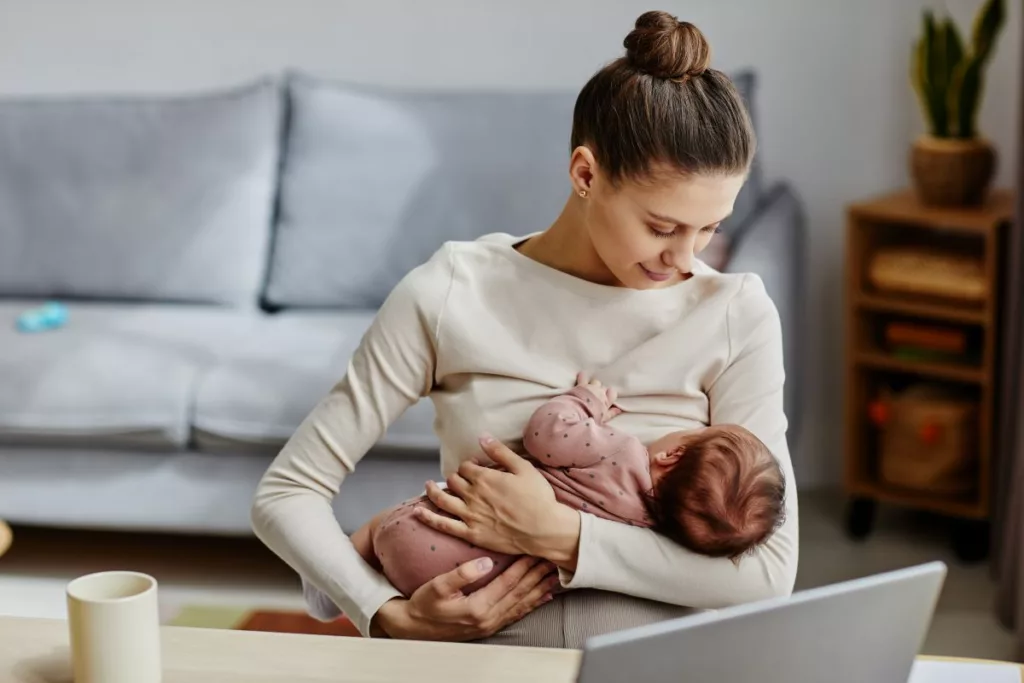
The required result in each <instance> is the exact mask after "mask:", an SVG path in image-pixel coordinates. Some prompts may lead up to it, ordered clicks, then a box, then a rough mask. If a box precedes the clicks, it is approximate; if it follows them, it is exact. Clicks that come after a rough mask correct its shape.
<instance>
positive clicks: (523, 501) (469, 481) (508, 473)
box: [416, 437, 580, 565]
mask: <svg viewBox="0 0 1024 683" xmlns="http://www.w3.org/2000/svg"><path fill="white" fill-rule="evenodd" d="M480 445H481V447H482V448H483V449H484V451H485V452H486V453H487V455H488V456H489V457H490V459H491V460H492V461H494V463H495V464H496V465H498V466H499V467H501V468H502V469H500V470H499V469H493V468H490V467H482V466H480V465H478V464H476V463H474V462H468V461H467V462H464V463H462V465H460V466H459V469H458V472H456V473H453V474H452V475H451V476H449V477H448V490H447V491H445V490H444V489H442V488H441V487H439V486H438V485H437V484H435V483H433V482H428V483H427V496H428V497H429V498H430V500H431V501H432V502H433V503H434V505H436V506H437V507H439V508H440V509H441V510H443V511H445V512H447V513H449V514H451V515H453V516H454V517H456V518H457V519H451V518H449V517H445V516H442V515H438V514H435V513H433V512H431V511H429V510H425V509H423V508H419V509H417V511H416V512H417V514H418V516H419V518H420V521H422V522H423V523H424V524H426V525H427V526H430V527H432V528H434V529H436V530H438V531H441V532H443V533H446V534H449V535H451V536H455V537H457V538H461V539H463V540H465V541H468V542H469V543H472V544H473V545H477V546H480V547H481V548H486V549H488V550H492V551H495V552H503V553H508V554H512V555H533V556H534V557H543V558H545V559H548V560H551V561H552V562H555V563H558V564H563V565H564V564H569V563H572V564H574V559H575V554H576V548H577V546H578V544H579V524H580V522H579V513H578V512H576V511H575V510H573V509H572V508H569V507H567V506H565V505H561V504H560V503H559V502H558V501H557V500H555V492H554V490H553V489H552V488H551V484H549V483H548V481H547V479H545V478H544V476H543V475H542V474H541V473H540V471H539V470H538V469H537V468H536V467H534V466H533V465H532V464H531V463H529V462H528V461H526V460H524V459H523V458H521V457H519V456H518V455H516V454H515V453H514V452H512V450H510V449H509V448H508V447H506V446H505V445H504V444H501V443H499V442H498V441H495V440H494V439H490V438H488V437H485V438H483V439H481V440H480ZM503 470H504V471H503ZM570 561H572V562H570Z"/></svg>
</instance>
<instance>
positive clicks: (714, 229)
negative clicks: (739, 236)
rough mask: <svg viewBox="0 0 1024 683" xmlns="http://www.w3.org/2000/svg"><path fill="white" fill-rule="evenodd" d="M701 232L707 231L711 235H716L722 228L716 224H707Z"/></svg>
mask: <svg viewBox="0 0 1024 683" xmlns="http://www.w3.org/2000/svg"><path fill="white" fill-rule="evenodd" d="M701 232H709V233H711V234H712V235H717V234H718V233H720V232H722V228H720V227H719V226H717V225H709V226H708V227H706V228H703V229H702V230H701Z"/></svg>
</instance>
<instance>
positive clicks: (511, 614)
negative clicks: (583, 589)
mask: <svg viewBox="0 0 1024 683" xmlns="http://www.w3.org/2000/svg"><path fill="white" fill-rule="evenodd" d="M558 585H559V582H558V574H557V571H556V570H555V569H554V568H553V567H552V565H550V564H549V563H547V562H541V563H539V564H537V565H536V566H535V567H533V568H532V569H531V570H530V571H529V572H527V574H526V575H525V576H524V577H523V578H522V579H521V580H520V581H519V583H518V584H516V586H515V587H514V588H513V589H512V590H511V591H509V592H508V593H506V594H505V596H504V597H503V598H501V600H500V601H499V602H498V603H497V604H496V605H495V606H494V608H493V610H492V612H491V613H492V615H493V617H494V618H495V619H497V622H496V624H495V626H494V629H495V630H500V629H502V628H504V627H505V626H508V625H509V624H511V623H513V622H516V621H519V620H520V619H522V618H523V617H525V616H526V615H527V614H529V613H530V612H532V611H533V610H535V609H537V608H538V607H540V606H541V605H542V604H544V603H545V602H546V600H545V598H546V597H548V596H550V595H551V593H552V591H554V590H555V588H557V587H558Z"/></svg>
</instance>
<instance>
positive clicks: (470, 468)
mask: <svg viewBox="0 0 1024 683" xmlns="http://www.w3.org/2000/svg"><path fill="white" fill-rule="evenodd" d="M486 469H487V468H486V467H484V466H483V465H481V464H480V463H479V462H477V461H475V460H464V461H463V462H462V463H461V464H460V465H459V469H458V473H459V475H460V476H461V477H462V478H463V479H464V480H465V481H466V482H467V483H471V482H474V481H476V479H477V477H479V476H480V473H481V472H482V471H484V470H486Z"/></svg>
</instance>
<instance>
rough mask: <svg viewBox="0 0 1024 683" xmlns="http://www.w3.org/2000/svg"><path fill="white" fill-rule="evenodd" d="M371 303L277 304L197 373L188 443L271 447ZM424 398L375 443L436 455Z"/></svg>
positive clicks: (316, 391) (302, 412)
mask: <svg viewBox="0 0 1024 683" xmlns="http://www.w3.org/2000/svg"><path fill="white" fill-rule="evenodd" d="M373 317H374V312H373V311H353V312H346V313H342V314H338V313H317V312H301V311H300V312H285V313H281V314H279V315H274V316H268V317H267V318H266V319H264V320H263V321H262V323H261V326H260V330H259V333H258V334H256V335H254V336H253V338H252V339H250V340H249V341H248V342H245V343H242V344H240V345H239V346H237V347H235V348H233V349H232V350H231V352H230V354H227V355H225V356H224V357H223V358H221V359H220V360H218V362H217V363H216V364H215V365H214V366H213V367H211V368H210V369H209V371H208V372H205V373H204V374H203V377H202V380H201V381H200V382H199V385H198V389H197V391H196V404H195V416H194V418H193V425H194V428H195V443H196V444H197V446H198V447H199V449H200V450H204V451H211V452H214V451H216V452H235V453H237V452H249V451H252V452H263V453H268V454H270V453H275V452H277V451H278V450H280V448H281V447H282V446H283V445H284V443H285V441H287V440H288V438H289V437H290V436H291V435H292V434H293V433H294V432H295V430H296V429H297V428H298V426H299V424H300V423H301V422H302V420H303V419H304V418H305V417H306V415H307V414H308V413H309V412H310V411H311V410H312V409H313V408H314V406H316V404H317V402H319V401H320V399H321V398H323V397H324V396H325V395H327V393H328V392H329V391H330V390H331V387H332V386H334V384H335V383H336V382H337V381H338V380H339V379H340V378H341V377H343V376H344V374H345V371H346V370H347V368H348V362H349V359H350V357H351V355H352V352H353V351H354V350H355V349H356V347H357V346H358V344H359V341H360V340H361V339H362V336H363V333H364V332H366V330H367V329H368V328H369V326H370V323H371V322H372V321H373ZM433 420H434V412H433V405H432V404H431V402H430V401H420V402H419V403H418V404H416V406H414V407H413V408H411V409H410V410H408V411H407V412H406V413H405V414H404V415H403V416H402V417H401V418H399V420H397V421H396V422H395V424H393V425H392V426H391V429H390V430H389V432H388V434H387V435H386V436H385V437H384V438H383V439H382V440H381V442H380V444H379V445H380V446H382V447H392V448H395V447H398V448H412V449H420V450H421V452H420V455H422V456H423V457H428V458H435V459H436V458H437V457H438V456H437V453H436V450H437V447H438V446H437V438H436V437H435V435H434V431H433Z"/></svg>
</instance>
